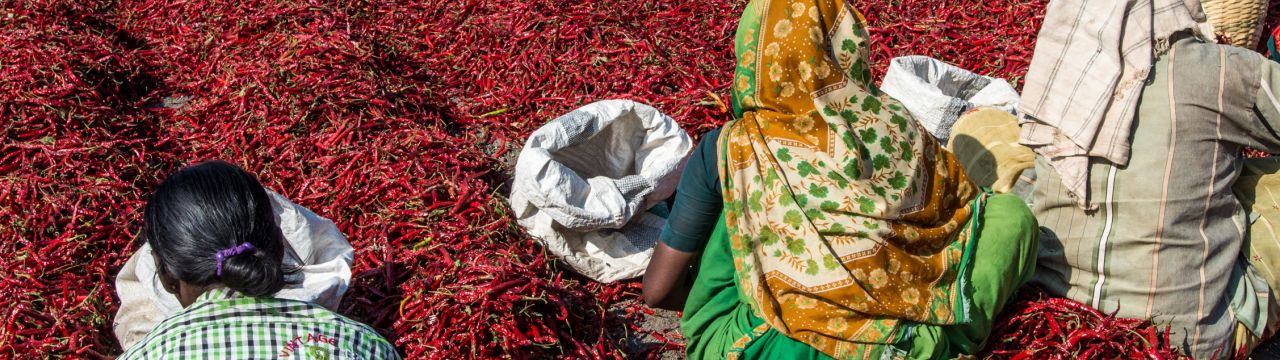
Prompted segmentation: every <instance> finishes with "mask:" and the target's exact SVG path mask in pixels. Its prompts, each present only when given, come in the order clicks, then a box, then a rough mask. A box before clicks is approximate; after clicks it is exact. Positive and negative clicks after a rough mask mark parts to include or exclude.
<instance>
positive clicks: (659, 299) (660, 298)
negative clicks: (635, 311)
mask: <svg viewBox="0 0 1280 360" xmlns="http://www.w3.org/2000/svg"><path fill="white" fill-rule="evenodd" d="M697 255H698V253H689V252H683V251H680V250H676V249H672V248H671V247H669V246H667V244H666V243H663V242H661V241H659V242H658V246H657V247H656V248H654V249H653V259H652V260H649V268H648V269H646V270H645V272H644V281H643V285H644V303H645V305H649V307H651V308H658V309H666V310H675V311H680V310H683V309H684V300H685V299H686V298H688V297H689V288H690V287H692V286H693V281H692V279H690V277H691V276H689V275H691V274H692V272H691V271H689V270H690V267H691V265H692V264H693V259H694V257H696V256H697Z"/></svg>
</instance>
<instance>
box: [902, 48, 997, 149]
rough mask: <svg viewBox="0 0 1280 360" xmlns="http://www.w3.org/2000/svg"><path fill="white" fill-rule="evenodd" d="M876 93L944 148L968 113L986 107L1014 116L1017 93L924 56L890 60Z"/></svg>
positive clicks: (995, 80) (994, 80)
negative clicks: (895, 104) (889, 99)
mask: <svg viewBox="0 0 1280 360" xmlns="http://www.w3.org/2000/svg"><path fill="white" fill-rule="evenodd" d="M880 89H881V90H883V91H884V92H885V93H886V94H889V96H892V97H893V98H894V99H897V100H898V101H899V102H902V105H903V106H905V107H906V108H907V111H908V112H910V113H911V116H912V117H914V118H916V121H919V122H920V123H921V124H923V125H924V127H925V129H927V130H929V134H931V135H933V137H935V138H937V139H939V140H941V141H942V142H943V143H944V144H945V143H946V141H947V139H950V138H951V126H952V125H954V124H955V122H956V120H957V119H959V118H960V115H962V114H964V113H965V112H966V111H969V109H973V108H975V107H980V106H987V107H993V108H997V109H1000V110H1004V111H1007V112H1009V113H1010V114H1013V115H1014V116H1017V115H1018V114H1017V108H1018V91H1017V90H1014V89H1013V86H1011V85H1009V82H1008V81H1005V80H1004V79H1000V78H992V77H986V76H982V75H978V74H974V73H972V72H970V71H968V70H965V69H961V68H959V67H956V66H955V65H951V64H948V63H946V62H943V61H942V60H938V59H934V58H930V57H927V56H903V57H896V58H893V60H890V61H889V70H888V71H887V72H886V73H885V75H884V81H883V82H882V83H881V85H880Z"/></svg>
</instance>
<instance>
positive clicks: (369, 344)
mask: <svg viewBox="0 0 1280 360" xmlns="http://www.w3.org/2000/svg"><path fill="white" fill-rule="evenodd" d="M142 235H143V237H144V238H145V239H146V242H147V244H148V245H150V247H151V249H152V253H153V254H154V259H155V267H156V273H157V275H158V276H159V279H160V282H161V283H162V284H163V287H164V288H165V289H166V290H167V291H168V292H170V293H172V294H174V295H175V296H176V297H177V300H178V302H179V303H181V305H182V307H183V310H181V311H179V312H178V313H176V314H174V315H173V316H170V317H169V318H167V319H165V320H164V321H161V322H160V323H159V324H158V325H156V326H155V328H154V329H153V330H152V331H151V332H150V333H148V334H147V336H146V337H145V338H143V339H142V340H141V341H139V342H138V343H136V344H134V345H133V346H132V347H130V349H129V350H128V351H127V352H125V354H124V355H123V356H121V357H120V358H121V359H138V358H145V359H150V358H163V357H170V356H173V357H179V358H187V357H216V358H233V359H246V358H267V357H289V356H303V357H310V358H336V357H342V358H363V359H394V358H398V355H397V354H396V351H395V349H394V348H392V346H391V344H390V343H388V342H387V341H386V340H385V339H383V338H382V337H381V336H380V335H378V334H377V333H376V332H374V331H373V330H372V329H371V328H369V327H368V326H367V325H364V324H361V323H359V322H356V321H354V320H351V319H348V318H346V317H343V316H341V315H338V314H336V313H334V312H332V311H330V310H328V309H325V308H324V307H322V306H320V305H317V304H314V303H310V302H304V301H297V300H288V299H281V298H276V297H274V296H273V295H275V294H276V293H277V292H279V291H280V290H281V289H283V288H284V287H285V286H286V283H287V282H288V281H287V280H286V279H287V278H288V277H287V275H288V274H289V273H291V272H296V271H297V269H296V268H295V267H293V266H287V265H286V264H285V263H284V258H285V252H286V249H287V248H286V244H285V239H284V235H283V234H282V232H281V229H280V227H279V226H278V225H277V224H276V221H275V214H274V211H273V208H272V200H271V198H270V197H269V196H268V195H267V191H266V190H265V189H264V188H263V187H262V185H261V184H259V183H258V180H257V179H255V178H254V177H253V175H250V174H249V173H247V172H245V171H244V170H242V169H240V168H239V167H236V166H235V165H232V164H229V163H226V162H221V161H210V162H205V163H200V164H197V165H194V166H191V167H188V168H186V169H183V170H181V171H179V172H178V173H176V174H174V175H173V176H170V177H169V178H168V179H166V180H165V181H164V182H163V183H161V184H160V186H159V187H158V188H157V189H156V191H155V193H154V194H152V196H151V199H150V200H149V201H148V202H147V205H146V210H145V215H144V219H143V234H142ZM295 354H296V355H295ZM302 354H305V355H302Z"/></svg>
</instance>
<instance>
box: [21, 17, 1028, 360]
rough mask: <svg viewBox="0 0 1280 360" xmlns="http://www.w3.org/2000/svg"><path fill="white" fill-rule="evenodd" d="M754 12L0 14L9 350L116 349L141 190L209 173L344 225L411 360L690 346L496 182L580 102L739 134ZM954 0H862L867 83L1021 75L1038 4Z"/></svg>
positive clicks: (365, 305) (376, 313)
mask: <svg viewBox="0 0 1280 360" xmlns="http://www.w3.org/2000/svg"><path fill="white" fill-rule="evenodd" d="M744 5H745V1H743V0H711V1H699V2H669V1H660V0H644V1H639V2H637V1H622V0H602V1H593V2H581V1H569V0H516V1H494V0H485V1H480V0H459V1H406V0H391V1H373V0H344V1H320V0H244V1H240V0H185V1H163V0H0V44H4V45H3V46H0V121H2V122H0V133H2V134H3V136H4V139H5V140H4V142H3V143H0V254H3V256H0V298H4V299H6V302H7V303H10V304H14V306H11V307H7V308H5V309H3V310H0V312H3V314H4V315H6V316H3V317H0V319H2V320H0V321H3V324H2V326H0V357H22V356H27V355H30V354H42V355H47V356H51V357H89V358H95V357H103V356H111V355H113V354H118V353H119V352H120V351H121V349H120V347H119V344H117V343H116V341H115V338H114V336H113V335H112V332H111V326H112V324H111V320H112V317H113V315H114V312H115V310H116V308H117V307H118V306H119V304H118V298H117V297H116V296H115V294H114V289H113V286H112V284H113V282H114V274H115V273H116V272H118V271H119V269H120V267H121V265H122V264H123V263H124V261H125V260H126V259H127V258H128V256H129V255H130V254H131V252H132V251H133V249H136V248H137V246H138V245H139V242H138V239H137V236H138V231H139V227H140V220H139V218H140V213H139V211H140V209H141V207H142V205H143V203H144V202H145V200H146V194H148V193H149V192H150V190H151V189H152V187H154V186H155V184H156V183H158V182H159V181H160V179H162V178H163V177H164V176H165V175H167V174H169V173H172V172H173V171H176V170H177V169H179V168H181V167H182V166H185V165H187V164H190V163H192V162H195V161H200V160H206V159H224V160H228V161H231V162H234V163H237V164H240V165H241V166H243V167H245V168H246V169H248V170H249V171H251V172H253V173H255V174H258V176H259V177H260V178H261V180H262V181H263V183H264V184H265V185H266V186H268V187H269V188H271V189H273V190H276V191H279V192H281V193H282V194H284V195H285V196H287V197H289V198H290V199H292V200H293V201H295V202H297V203H299V204H301V205H303V206H306V207H308V208H310V209H312V210H313V211H315V212H316V213H318V214H321V215H323V216H325V217H328V218H330V219H333V220H334V221H335V222H336V223H337V225H338V227H339V228H340V229H341V230H342V231H343V232H344V233H345V234H346V235H347V236H348V239H349V240H350V241H351V242H352V244H353V245H354V247H355V248H356V267H355V269H354V272H355V274H354V279H353V284H352V287H351V289H350V290H349V292H348V294H347V297H346V299H345V301H344V302H343V304H342V305H341V307H340V311H341V312H342V313H343V314H346V315H348V316H351V317H353V318H355V319H357V320H361V321H365V322H368V323H370V324H371V325H373V326H374V327H375V328H376V329H378V330H379V331H380V332H382V333H383V334H384V335H386V336H387V337H388V338H390V339H392V340H393V341H394V343H395V344H396V346H397V347H398V348H399V349H401V350H402V351H403V352H404V353H405V355H407V356H410V357H413V358H442V359H454V358H489V357H511V358H534V357H565V358H622V357H647V356H655V355H659V354H661V353H662V352H669V351H679V350H680V346H681V345H680V340H679V336H678V334H674V333H671V332H667V333H658V332H654V331H651V330H645V329H643V328H641V327H640V326H638V324H639V323H640V322H641V321H642V319H643V318H644V316H645V315H647V314H652V311H651V310H649V309H647V308H645V307H643V305H640V304H639V302H638V301H637V299H638V294H639V284H638V283H637V282H636V281H628V282H621V283H616V284H599V283H595V282H591V281H588V280H585V279H584V278H582V277H580V276H576V275H574V274H572V273H570V272H567V271H564V270H562V267H561V266H559V265H558V264H557V263H556V262H555V261H554V259H550V258H548V257H547V255H546V254H545V253H544V252H543V251H542V249H541V248H540V247H539V246H538V245H537V243H536V242H535V241H533V240H532V239H529V237H528V236H527V235H526V234H524V233H523V231H522V230H520V229H519V227H518V226H516V225H515V224H514V221H513V219H512V217H511V215H510V214H509V213H508V211H507V206H506V200H505V194H506V192H507V191H509V188H508V186H507V185H506V182H507V181H508V180H509V177H510V171H511V166H512V162H513V159H514V155H515V154H516V153H517V152H518V151H519V149H520V146H521V145H522V139H523V138H524V137H525V136H526V135H527V134H528V133H529V132H531V131H533V130H534V129H536V128H537V127H538V126H540V125H541V124H543V123H544V122H546V121H547V120H549V119H552V118H554V117H556V116H557V115H559V114H562V113H565V112H567V111H569V110H571V109H573V108H575V107H578V106H581V105H584V104H586V103H588V102H591V101H596V100H601V99H609V98H627V99H634V100H637V101H641V102H645V103H649V104H653V105H654V106H655V107H657V108H659V109H662V110H663V111H664V112H666V113H667V114H669V115H671V116H672V117H674V118H675V119H676V120H677V121H679V122H680V124H681V125H682V126H683V127H684V128H685V129H686V130H687V131H689V132H690V133H692V134H694V135H700V134H702V133H704V132H706V131H708V130H710V129H713V128H715V127H717V126H719V125H720V124H722V123H723V122H724V121H726V120H728V119H729V117H730V115H729V104H728V86H729V82H730V79H731V75H732V72H733V63H734V61H733V54H732V37H733V33H734V30H735V29H736V26H737V18H738V16H739V14H740V12H741V10H742V7H743V6H744ZM943 5H944V2H942V1H936V0H915V1H902V2H893V3H890V2H883V3H882V2H862V3H860V4H859V5H857V6H858V7H859V8H860V9H862V10H863V11H864V12H865V13H866V15H867V18H868V21H869V23H870V25H871V29H870V30H871V33H872V36H873V37H874V40H875V41H874V43H875V44H876V45H877V46H878V48H877V49H876V50H877V51H876V53H875V55H874V60H875V63H876V64H877V65H878V66H877V69H876V71H877V74H882V72H883V69H884V66H885V65H886V64H887V59H888V58H889V57H890V56H895V55H906V54H924V55H931V56H935V57H939V58H942V59H943V60H947V61H950V62H953V63H956V64H958V65H961V66H963V67H966V68H970V69H974V70H976V71H978V72H980V73H983V74H988V75H994V76H1001V77H1006V78H1011V79H1018V78H1020V77H1021V75H1022V73H1023V72H1025V68H1026V64H1027V61H1028V60H1029V54H1030V52H1031V51H1032V49H1033V46H1032V41H1033V40H1034V36H1035V32H1036V28H1037V27H1038V22H1039V19H1040V13H1041V12H1042V11H1043V6H1044V4H1043V2H1041V1H1030V2H1026V3H1024V2H1023V1H1012V2H1006V3H990V2H983V1H974V0H965V1H953V2H946V6H943ZM975 54H977V56H975ZM637 333H642V334H639V335H638V334H637ZM642 335H643V336H642ZM636 338H647V339H650V340H648V342H647V343H645V342H642V344H641V345H640V346H636V345H635V342H636V341H635V339H636ZM646 344H647V345H646Z"/></svg>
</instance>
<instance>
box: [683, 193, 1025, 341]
mask: <svg viewBox="0 0 1280 360" xmlns="http://www.w3.org/2000/svg"><path fill="white" fill-rule="evenodd" d="M975 201H977V200H975ZM985 203H986V204H985V206H984V207H983V209H982V211H981V214H980V215H981V218H980V221H979V222H978V226H979V229H978V233H979V235H978V237H977V243H976V244H975V247H974V249H973V258H974V259H980V261H975V262H974V263H973V266H972V267H970V270H971V273H970V274H967V275H969V278H970V279H973V286H972V291H973V292H972V293H971V294H968V295H969V299H971V301H972V304H971V307H970V310H971V311H972V314H971V315H972V317H971V319H970V321H969V323H966V324H957V325H950V326H933V325H919V326H915V327H914V328H913V329H914V331H913V335H914V336H913V337H911V338H910V339H909V340H908V341H907V342H905V343H901V344H897V345H895V346H894V348H895V349H896V350H899V351H886V352H884V353H885V354H894V353H898V354H900V355H904V356H902V357H904V358H909V359H948V358H953V357H955V356H957V355H960V354H973V353H976V352H977V351H978V350H979V349H980V348H981V346H982V342H983V341H984V340H985V339H986V337H987V334H988V333H990V332H991V324H992V322H993V321H994V319H995V316H996V314H998V313H999V310H1000V309H1001V308H1003V307H1004V305H1005V303H1006V301H1007V300H1008V299H1009V297H1010V296H1011V295H1012V294H1013V292H1014V291H1015V290H1016V289H1017V288H1018V286H1020V285H1021V284H1022V283H1024V282H1026V280H1027V279H1028V278H1030V276H1031V273H1032V271H1033V270H1034V269H1035V260H1036V257H1035V254H1036V234H1037V231H1038V228H1037V226H1036V220H1035V217H1034V216H1032V215H1031V212H1030V211H1029V210H1028V209H1027V206H1026V204H1024V203H1022V200H1021V199H1019V198H1017V197H1016V196H1013V195H1009V194H1001V195H994V196H991V197H988V198H987V200H986V201H985ZM762 325H764V320H763V319H761V318H759V317H757V316H755V315H753V314H752V311H751V308H750V307H749V306H748V305H747V301H746V300H745V299H743V298H742V293H741V291H739V289H738V285H737V277H736V276H735V274H734V267H733V254H732V253H731V251H730V248H729V238H728V234H727V232H726V231H725V225H724V218H723V216H722V217H721V219H720V221H718V222H717V224H716V227H715V230H714V231H713V232H712V235H711V239H710V241H709V242H708V243H707V245H706V248H705V249H703V252H702V257H701V262H700V265H699V267H698V276H697V279H696V280H694V283H693V290H692V291H691V292H690V293H689V299H688V301H686V302H685V306H684V317H682V318H681V319H680V330H681V331H682V332H683V333H684V334H685V337H686V338H687V349H686V350H687V351H686V353H687V355H688V357H689V359H724V358H734V357H736V358H742V359H830V358H831V357H829V356H826V355H824V354H822V353H821V352H818V350H816V349H814V348H813V347H811V346H809V345H807V344H804V343H801V342H799V341H796V340H793V339H791V338H788V337H786V336H785V335H783V334H781V333H779V332H777V331H775V330H773V329H769V330H766V331H763V332H761V333H759V334H756V333H755V332H756V330H757V329H758V328H760V327H761V326H762ZM752 335H754V336H752ZM743 339H750V340H747V341H743ZM740 341H741V342H742V343H739V342H740ZM890 358H892V357H890Z"/></svg>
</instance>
